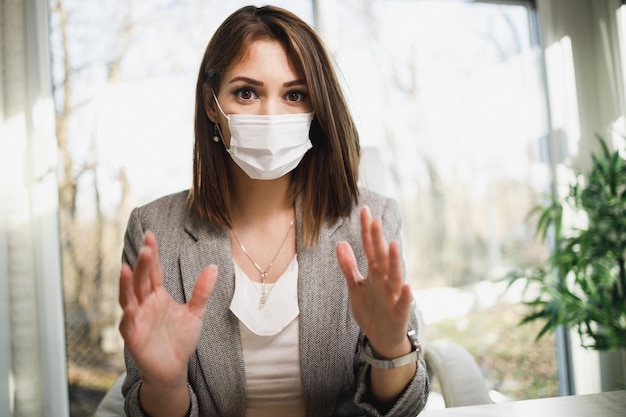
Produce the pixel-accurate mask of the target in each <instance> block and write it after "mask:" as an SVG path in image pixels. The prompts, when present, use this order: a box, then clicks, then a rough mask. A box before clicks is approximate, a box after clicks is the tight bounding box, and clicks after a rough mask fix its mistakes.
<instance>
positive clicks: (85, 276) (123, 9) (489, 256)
mask: <svg viewBox="0 0 626 417" xmlns="http://www.w3.org/2000/svg"><path fill="white" fill-rule="evenodd" d="M248 3H249V2H247V1H228V2H224V1H221V0H180V1H171V0H157V1H151V2H136V1H135V2H133V1H131V0H112V1H107V2H102V1H96V0H50V2H49V4H50V16H51V29H52V31H51V34H50V36H51V46H52V60H53V78H54V85H55V91H54V93H55V106H56V112H57V115H56V116H57V120H56V122H57V137H58V140H59V150H60V158H61V159H60V164H59V165H60V168H59V178H60V184H59V197H60V216H61V236H62V241H61V248H62V259H63V286H64V297H65V301H64V302H65V312H66V335H67V354H68V368H69V369H68V375H69V383H70V402H71V413H72V416H87V415H92V413H93V411H94V409H95V406H96V405H97V403H98V401H99V400H100V398H101V397H102V395H103V394H104V392H105V391H106V389H107V388H108V387H109V386H110V385H111V384H112V383H113V381H114V380H115V379H116V378H117V376H118V375H119V374H120V372H122V371H123V362H122V342H121V338H120V337H119V332H118V330H117V325H118V320H119V313H120V312H119V308H118V304H117V283H118V273H119V266H120V255H121V248H122V238H123V231H124V228H125V226H126V221H127V219H128V214H129V212H130V210H131V209H132V208H133V207H135V206H137V205H140V204H144V203H146V202H148V201H150V200H153V199H154V198H157V197H159V196H162V195H164V194H167V193H170V192H175V191H179V190H182V189H186V188H188V187H189V185H190V183H191V154H192V145H193V103H194V90H195V81H196V76H197V71H198V65H199V63H200V60H201V58H202V54H203V51H204V48H205V46H206V43H207V42H208V40H209V38H210V36H211V35H212V33H213V31H214V30H215V28H216V27H217V25H218V24H219V23H220V22H221V21H222V20H223V19H224V18H225V17H226V16H227V15H228V14H230V13H231V12H232V11H234V10H235V9H237V8H238V7H240V6H243V5H245V4H248ZM272 3H273V4H276V5H278V6H283V7H287V8H289V9H290V10H292V11H294V12H295V13H296V14H298V15H299V16H301V17H303V18H304V19H305V20H307V21H309V22H310V23H313V7H312V4H311V3H312V2H310V1H308V0H297V1H294V0H290V1H286V0H284V1H273V2H272ZM324 3H326V4H330V3H332V2H330V3H329V2H320V6H323V5H324ZM261 4H262V3H259V5H261ZM334 4H335V7H334V8H333V9H332V14H330V15H325V18H324V19H322V20H321V21H320V27H323V28H324V36H325V39H326V41H327V43H328V45H329V46H330V47H331V49H332V50H333V52H334V55H335V56H336V59H337V63H338V65H339V68H340V69H341V71H342V74H343V77H344V80H345V85H346V88H347V89H348V91H349V95H350V97H349V98H350V101H351V103H352V105H353V108H354V111H355V115H356V117H357V121H358V124H359V127H360V133H361V140H362V145H363V171H362V174H363V175H362V177H363V183H364V184H365V185H367V186H370V187H372V188H373V189H375V190H379V191H381V192H383V193H386V194H390V195H392V196H394V197H396V198H397V199H398V201H399V202H400V204H401V206H402V208H403V212H404V220H405V225H404V251H405V259H406V266H407V276H408V280H409V283H410V284H411V286H412V288H413V289H414V290H415V295H416V299H417V301H418V306H419V308H420V310H421V312H422V313H423V315H424V318H425V321H426V330H427V334H428V337H429V339H431V340H432V339H436V338H449V339H453V340H455V341H457V342H458V343H460V344H461V345H463V346H464V347H466V348H468V350H470V352H471V353H472V355H473V356H474V357H475V358H476V360H477V361H478V363H479V365H480V366H481V369H482V371H483V373H484V374H485V377H486V383H487V384H488V386H489V388H490V389H493V390H494V391H497V393H499V394H501V395H502V396H501V397H498V396H496V394H494V399H496V400H498V399H502V398H531V397H540V396H549V395H554V394H555V393H556V377H555V364H554V363H555V360H554V347H553V341H552V340H551V338H550V337H548V338H545V339H543V340H542V341H541V343H540V344H533V339H534V335H535V334H536V328H533V327H532V326H530V327H527V328H526V327H525V328H518V327H517V326H516V321H517V320H518V319H519V317H520V308H519V305H518V303H517V302H516V297H515V293H511V292H509V293H507V294H506V295H505V296H502V285H501V283H500V282H498V279H499V278H500V277H502V276H503V275H504V274H505V273H506V271H507V270H508V268H510V267H511V266H514V265H516V264H517V263H519V262H521V263H524V262H532V261H534V260H536V259H538V258H541V257H543V256H545V248H543V247H541V246H538V245H536V244H535V243H534V240H533V239H532V225H529V224H528V223H527V222H526V220H525V214H526V212H527V210H528V209H529V208H530V207H531V206H532V205H534V204H536V203H537V202H539V201H540V197H541V193H542V192H543V191H544V190H545V189H546V188H547V187H548V185H549V170H548V168H547V166H546V165H545V162H546V157H545V154H544V153H542V151H541V150H542V146H544V145H545V142H546V140H545V139H544V137H545V135H546V132H547V131H548V128H547V124H548V123H547V116H546V111H545V101H546V99H545V93H544V88H543V83H542V75H541V65H540V54H539V53H540V50H539V48H538V47H537V45H536V44H535V43H533V42H532V36H531V30H530V22H532V14H531V13H530V12H529V10H528V9H526V8H525V7H522V6H511V5H487V4H474V3H471V4H470V3H465V2H457V1H390V0H387V1H383V0H368V1H362V0H341V1H336V2H335V3H334ZM381 167H384V168H381ZM434 398H435V400H436V397H434Z"/></svg>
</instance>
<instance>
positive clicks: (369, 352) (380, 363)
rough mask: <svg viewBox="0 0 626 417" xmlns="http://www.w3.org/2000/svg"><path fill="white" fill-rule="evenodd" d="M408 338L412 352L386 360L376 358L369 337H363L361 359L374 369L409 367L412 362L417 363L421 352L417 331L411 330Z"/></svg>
mask: <svg viewBox="0 0 626 417" xmlns="http://www.w3.org/2000/svg"><path fill="white" fill-rule="evenodd" d="M406 336H407V337H408V338H409V341H410V342H411V352H409V353H407V354H406V355H402V356H399V357H397V358H391V359H386V358H385V359H384V358H380V357H376V356H375V353H374V350H373V349H372V347H371V346H370V344H369V342H368V340H367V336H363V338H362V339H361V349H360V350H361V359H363V360H364V361H365V362H367V363H369V364H370V365H372V366H373V367H374V368H383V369H392V368H397V367H399V366H404V365H408V364H410V363H411V362H417V355H418V353H419V351H420V344H419V341H418V340H417V334H416V333H415V330H413V329H411V328H409V331H408V332H407V334H406Z"/></svg>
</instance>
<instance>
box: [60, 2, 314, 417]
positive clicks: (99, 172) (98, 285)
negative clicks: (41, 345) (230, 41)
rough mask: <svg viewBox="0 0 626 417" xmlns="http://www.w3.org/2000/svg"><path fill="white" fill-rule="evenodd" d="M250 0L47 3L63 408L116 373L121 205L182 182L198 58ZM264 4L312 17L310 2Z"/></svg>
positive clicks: (88, 399)
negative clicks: (63, 338) (64, 364)
mask: <svg viewBox="0 0 626 417" xmlns="http://www.w3.org/2000/svg"><path fill="white" fill-rule="evenodd" d="M250 3H251V2H249V1H234V0H230V1H222V0H177V1H172V0H155V1H149V2H147V1H132V0H110V1H106V2H103V1H98V0H50V2H49V7H50V18H51V33H50V40H51V48H52V61H53V68H52V71H53V79H54V97H55V107H56V126H57V137H58V142H59V151H60V162H59V165H60V168H59V179H60V183H59V198H60V223H61V249H62V262H63V287H64V288H63V290H64V304H65V315H66V317H65V320H66V335H67V359H68V376H69V384H70V387H69V388H70V390H69V391H70V408H71V415H72V416H91V415H93V412H94V411H95V407H96V406H97V404H98V403H99V401H100V399H101V398H102V396H103V395H104V392H105V391H106V390H107V389H108V388H109V387H110V386H111V385H112V383H113V382H114V381H115V379H116V378H117V377H118V375H119V374H120V373H121V372H122V371H123V369H124V364H123V356H122V349H123V345H122V340H121V337H120V336H119V332H118V327H117V326H118V321H119V315H120V309H119V307H118V303H117V292H118V277H119V268H120V261H121V251H122V239H123V234H124V229H125V227H126V222H127V220H128V215H129V212H130V210H131V209H132V208H133V207H135V206H138V205H141V204H144V203H146V202H148V201H150V200H153V199H155V198H157V197H160V196H162V195H165V194H167V193H171V192H175V191H180V190H183V189H187V188H189V186H190V185H191V163H192V147H193V108H194V91H195V83H196V77H197V73H198V66H199V64H200V61H201V59H202V55H203V53H204V49H205V47H206V44H207V42H208V40H209V39H210V37H211V35H212V34H213V32H214V30H215V29H216V28H217V26H218V25H219V24H220V23H221V22H222V21H223V20H224V19H225V18H226V16H228V15H229V14H230V13H231V12H233V11H234V10H236V9H238V8H239V7H241V6H244V5H247V4H250ZM252 3H254V2H252ZM257 3H258V2H257ZM272 3H274V4H276V5H278V6H283V7H288V8H289V9H291V10H293V11H294V12H295V13H297V14H298V15H299V16H301V17H302V18H303V19H305V20H307V21H308V22H310V23H312V20H313V9H312V5H311V2H310V1H309V0H297V1H294V0H289V1H286V0H282V1H273V2H272ZM257 5H262V3H258V4H257Z"/></svg>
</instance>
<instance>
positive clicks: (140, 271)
mask: <svg viewBox="0 0 626 417" xmlns="http://www.w3.org/2000/svg"><path fill="white" fill-rule="evenodd" d="M216 275H217V270H216V268H215V267H209V268H206V269H204V270H203V271H202V272H201V273H200V275H199V277H198V281H197V283H196V286H195V287H194V292H193V295H192V298H191V300H190V301H189V303H187V304H184V305H180V304H178V303H177V302H176V301H174V300H173V299H172V297H171V296H170V295H169V293H168V292H167V291H166V290H165V288H164V287H163V284H162V278H163V277H162V272H161V268H160V264H159V259H158V251H157V249H156V240H154V236H152V235H151V234H150V235H147V237H146V245H145V246H144V249H143V250H142V252H141V254H140V256H139V259H138V261H137V265H136V266H135V270H134V271H131V269H130V267H129V266H128V265H124V266H123V267H122V272H121V277H120V305H121V306H122V309H123V310H124V314H123V317H122V322H121V324H120V332H121V333H122V337H123V338H124V341H125V343H126V348H127V349H128V351H129V353H130V354H131V356H132V357H133V359H134V360H135V363H136V365H137V367H138V369H139V370H140V372H141V374H142V377H143V378H147V379H149V380H152V381H158V382H159V383H162V384H171V383H175V382H180V380H181V379H183V378H185V377H186V366H187V362H188V360H189V358H190V356H191V354H192V353H193V351H194V350H195V348H196V346H197V344H198V340H199V338H200V331H201V329H202V317H203V315H204V310H205V308H204V306H205V303H206V300H207V298H208V296H209V295H210V293H211V291H212V289H213V286H214V284H215V277H216Z"/></svg>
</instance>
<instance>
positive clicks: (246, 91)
mask: <svg viewBox="0 0 626 417" xmlns="http://www.w3.org/2000/svg"><path fill="white" fill-rule="evenodd" d="M234 94H235V96H236V97H237V98H238V99H240V100H253V99H255V98H258V95H257V94H256V93H255V92H254V90H252V89H251V88H248V87H242V88H239V89H237V90H235V92H234Z"/></svg>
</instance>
